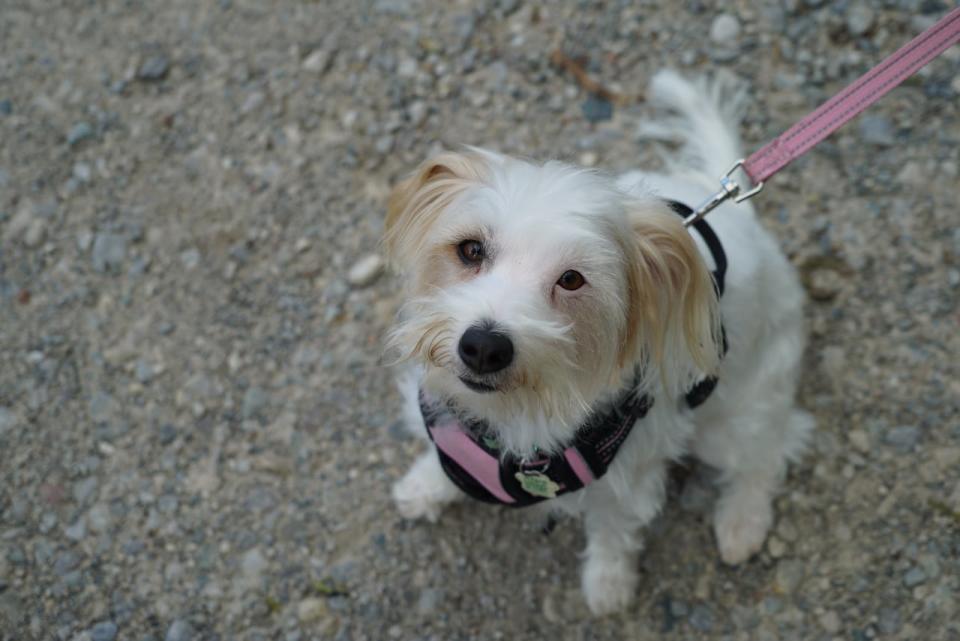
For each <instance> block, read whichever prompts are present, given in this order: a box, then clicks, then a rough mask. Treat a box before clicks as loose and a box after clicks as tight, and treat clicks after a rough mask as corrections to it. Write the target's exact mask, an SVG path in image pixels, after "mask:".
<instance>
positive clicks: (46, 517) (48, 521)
mask: <svg viewBox="0 0 960 641" xmlns="http://www.w3.org/2000/svg"><path fill="white" fill-rule="evenodd" d="M58 521H59V519H58V517H57V513H56V512H44V513H43V516H41V517H40V527H39V529H40V533H41V534H47V533H48V532H50V530H52V529H53V528H55V527H56V526H57V522H58Z"/></svg>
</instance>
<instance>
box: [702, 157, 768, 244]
mask: <svg viewBox="0 0 960 641" xmlns="http://www.w3.org/2000/svg"><path fill="white" fill-rule="evenodd" d="M744 162H746V161H745V160H744V159H743V158H741V159H740V160H738V161H737V162H735V163H733V167H731V168H730V169H729V170H728V171H727V173H725V174H724V175H723V176H721V177H720V187H721V189H720V191H718V192H717V193H715V194H713V195H712V196H710V197H709V198H707V199H706V200H705V201H703V202H702V203H700V204H699V205H698V206H697V207H696V208H695V209H694V210H693V213H692V214H690V215H689V216H687V218H686V219H685V220H684V221H683V226H684V227H689V226H690V225H692V224H694V223H695V222H697V221H698V220H701V219H702V218H703V217H704V216H706V215H707V214H709V213H710V212H711V211H713V210H714V209H716V208H717V207H719V206H720V205H721V204H722V203H724V202H726V201H728V200H730V199H731V198H733V201H734V202H736V203H742V202H743V201H745V200H747V199H748V198H753V197H754V196H756V195H757V194H759V193H760V192H761V191H762V190H763V182H760V183H757V184H756V185H755V186H754V187H753V189H751V190H750V191H748V192H746V193H744V194H741V193H740V191H741V187H740V184H739V183H738V182H737V181H735V180H734V179H733V173H734V172H735V171H736V170H738V169H742V168H743V164H744ZM744 173H746V171H744Z"/></svg>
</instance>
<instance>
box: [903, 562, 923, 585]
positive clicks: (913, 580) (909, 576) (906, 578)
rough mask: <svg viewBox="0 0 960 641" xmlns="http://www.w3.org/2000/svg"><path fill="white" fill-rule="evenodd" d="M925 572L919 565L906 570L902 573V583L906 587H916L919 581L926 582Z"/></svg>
mask: <svg viewBox="0 0 960 641" xmlns="http://www.w3.org/2000/svg"><path fill="white" fill-rule="evenodd" d="M926 580H927V573H926V572H924V571H923V568H921V567H920V566H919V565H915V566H914V567H912V568H910V569H909V570H907V572H906V574H904V575H903V584H904V585H905V586H907V587H908V588H912V587H916V586H918V585H920V584H921V583H924V582H926Z"/></svg>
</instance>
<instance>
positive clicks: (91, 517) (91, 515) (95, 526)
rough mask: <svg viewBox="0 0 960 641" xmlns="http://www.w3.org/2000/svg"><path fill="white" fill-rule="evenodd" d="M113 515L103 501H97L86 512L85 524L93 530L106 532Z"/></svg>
mask: <svg viewBox="0 0 960 641" xmlns="http://www.w3.org/2000/svg"><path fill="white" fill-rule="evenodd" d="M112 521H113V517H112V516H111V514H110V510H109V508H107V506H106V505H104V504H103V503H98V504H96V505H94V506H93V507H92V508H90V511H89V512H87V525H89V526H90V529H91V530H93V531H95V532H106V531H107V530H109V529H110V524H111V522H112Z"/></svg>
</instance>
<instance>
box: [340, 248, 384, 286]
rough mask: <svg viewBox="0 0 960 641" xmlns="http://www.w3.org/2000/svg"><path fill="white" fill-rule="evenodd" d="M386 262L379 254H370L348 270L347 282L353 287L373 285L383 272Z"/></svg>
mask: <svg viewBox="0 0 960 641" xmlns="http://www.w3.org/2000/svg"><path fill="white" fill-rule="evenodd" d="M383 269H384V262H383V259H382V258H380V255H379V254H368V255H366V256H364V257H363V258H361V259H360V260H358V261H357V262H356V263H354V264H353V267H351V268H350V271H348V272H347V282H348V283H350V285H352V286H353V287H367V286H369V285H372V284H373V283H374V282H375V281H376V280H377V279H378V278H379V277H380V275H381V274H382V273H383Z"/></svg>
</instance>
